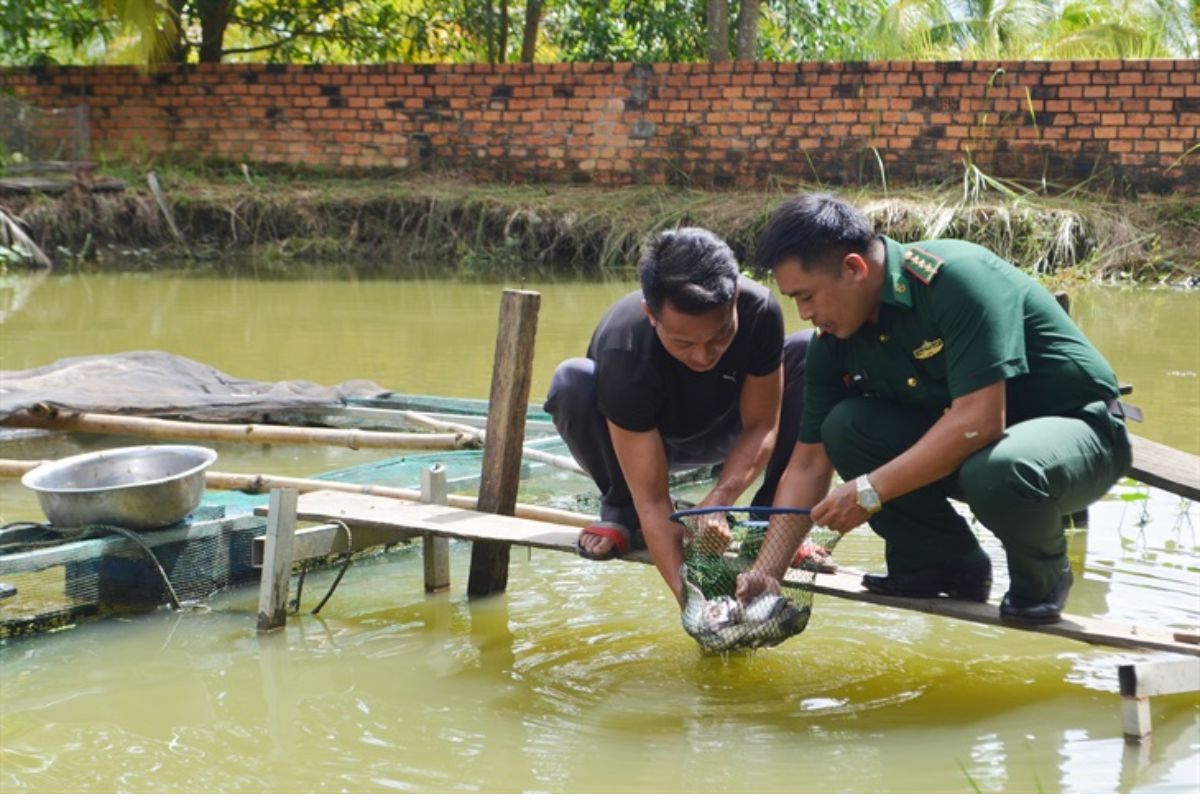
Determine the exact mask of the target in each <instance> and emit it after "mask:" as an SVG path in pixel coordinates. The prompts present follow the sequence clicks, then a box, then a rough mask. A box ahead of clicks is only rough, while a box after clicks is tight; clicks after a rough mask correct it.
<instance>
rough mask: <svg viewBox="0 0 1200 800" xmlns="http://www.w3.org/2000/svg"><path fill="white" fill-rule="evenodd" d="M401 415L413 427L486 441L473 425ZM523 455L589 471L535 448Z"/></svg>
mask: <svg viewBox="0 0 1200 800" xmlns="http://www.w3.org/2000/svg"><path fill="white" fill-rule="evenodd" d="M399 413H400V415H401V416H402V417H403V418H404V419H405V420H406V421H408V422H411V423H412V424H413V425H417V426H419V427H422V428H425V429H427V430H431V431H457V432H458V433H464V434H468V435H470V436H478V437H479V439H480V441H485V436H486V435H487V434H486V432H485V431H483V430H480V429H479V428H476V427H473V426H471V425H464V424H462V423H461V422H446V421H444V420H440V419H435V418H434V417H431V416H429V415H428V414H422V413H421V412H419V411H400V412H399ZM522 455H523V456H524V457H525V458H528V459H529V460H530V461H540V462H542V463H543V464H549V465H550V466H553V467H558V468H559V469H565V470H569V471H570V472H575V473H578V474H580V475H587V471H586V470H584V468H583V467H581V466H579V465H578V464H576V463H575V459H573V458H567V457H566V456H556V455H554V453H547V452H545V451H543V450H538V449H536V448H533V447H525V448H524V449H523V450H522Z"/></svg>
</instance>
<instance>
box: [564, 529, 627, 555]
mask: <svg viewBox="0 0 1200 800" xmlns="http://www.w3.org/2000/svg"><path fill="white" fill-rule="evenodd" d="M579 533H580V535H583V534H585V533H590V534H591V535H593V536H599V537H600V538H602V539H608V540H609V541H610V542H612V543H613V546H612V548H611V549H609V550H608V551H607V552H604V553H589V552H588V551H587V550H585V549H584V547H583V545H582V544H580V543H579V540H578V539H576V540H575V552H576V553H578V554H579V555H580V557H582V558H586V559H588V560H590V561H608V560H609V559H613V558H616V557H618V556H623V555H625V554H626V553H628V552H629V548H630V539H631V538H632V537H630V535H629V529H628V528H626V527H625V526H624V525H622V524H621V523H619V522H593V523H592V524H590V525H587V526H585V527H584V529H583V530H581V531H580V532H579Z"/></svg>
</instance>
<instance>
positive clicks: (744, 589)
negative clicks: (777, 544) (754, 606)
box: [737, 568, 779, 605]
mask: <svg viewBox="0 0 1200 800" xmlns="http://www.w3.org/2000/svg"><path fill="white" fill-rule="evenodd" d="M764 594H779V581H777V580H775V579H774V578H772V577H771V576H770V575H768V574H767V573H765V572H763V571H762V570H758V569H754V568H750V569H748V570H746V571H745V572H743V573H741V574H740V575H738V576H737V599H738V600H740V601H741V602H742V604H743V605H749V604H750V603H752V602H754V600H755V599H757V598H759V597H761V596H763V595H764Z"/></svg>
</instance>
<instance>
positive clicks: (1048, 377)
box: [799, 237, 1118, 444]
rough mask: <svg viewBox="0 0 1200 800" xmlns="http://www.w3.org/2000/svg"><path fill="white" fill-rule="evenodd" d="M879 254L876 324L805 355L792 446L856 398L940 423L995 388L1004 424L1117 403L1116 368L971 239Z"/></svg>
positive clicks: (1044, 295) (809, 439) (829, 339)
mask: <svg viewBox="0 0 1200 800" xmlns="http://www.w3.org/2000/svg"><path fill="white" fill-rule="evenodd" d="M884 246H885V248H886V259H885V268H884V269H885V275H884V284H883V293H882V298H881V303H880V308H879V315H878V321H877V322H875V323H871V322H867V323H866V324H864V325H863V326H862V327H861V328H860V329H859V330H858V331H856V332H855V333H854V334H853V335H851V336H850V337H849V338H847V339H838V338H836V337H834V336H829V335H823V336H818V337H816V338H815V339H814V340H813V342H812V344H811V345H810V346H809V350H808V362H807V367H806V370H807V371H806V384H805V400H804V417H803V420H802V422H801V425H800V434H799V438H800V441H802V442H806V443H809V444H816V443H818V442H820V441H821V423H822V422H823V421H824V419H825V417H826V415H827V414H828V413H829V412H830V410H831V409H832V408H833V407H834V406H835V405H837V403H839V402H841V401H842V400H844V399H846V398H848V397H853V396H856V395H871V396H876V397H881V398H885V399H888V400H893V401H895V402H897V403H901V404H904V405H909V406H914V407H917V408H919V409H926V410H928V411H930V412H931V413H934V414H938V413H941V412H943V411H944V410H945V409H947V408H948V407H949V406H950V403H951V401H952V400H953V399H954V398H956V397H961V396H963V395H965V394H969V393H971V392H973V391H976V390H978V389H982V388H983V387H985V386H989V385H991V384H993V383H995V382H996V381H1001V380H1003V381H1006V382H1007V383H1006V388H1007V392H1006V395H1007V397H1006V402H1007V424H1008V425H1014V424H1016V423H1018V422H1022V421H1024V420H1027V419H1033V418H1035V417H1043V416H1054V415H1060V414H1064V415H1070V414H1072V412H1075V411H1078V410H1079V409H1081V408H1082V407H1083V406H1085V405H1087V404H1089V403H1092V402H1094V401H1097V400H1110V399H1112V398H1116V397H1117V394H1118V392H1117V381H1116V376H1115V375H1114V374H1113V371H1112V368H1111V367H1110V366H1109V365H1108V363H1107V362H1106V361H1105V360H1104V357H1103V356H1101V355H1100V353H1099V351H1097V350H1096V348H1095V347H1094V346H1093V345H1092V344H1091V343H1090V342H1089V341H1088V340H1087V339H1086V338H1085V337H1084V335H1083V334H1082V333H1081V332H1080V330H1079V329H1078V328H1077V327H1075V324H1074V323H1073V322H1072V321H1071V319H1070V317H1068V316H1067V314H1066V312H1065V311H1063V309H1062V308H1061V307H1060V306H1059V305H1058V303H1057V302H1056V301H1055V300H1054V298H1053V296H1051V294H1050V293H1049V292H1048V291H1046V289H1045V288H1043V287H1042V286H1041V285H1040V284H1039V283H1038V282H1037V281H1036V280H1035V279H1034V278H1032V277H1030V276H1029V275H1026V274H1025V273H1024V272H1022V271H1021V270H1019V269H1017V268H1016V267H1014V266H1013V265H1012V264H1009V263H1008V262H1006V261H1004V260H1003V259H1001V258H1000V257H998V256H997V255H996V254H994V253H992V252H991V251H990V250H987V249H986V248H983V247H980V246H978V245H975V244H971V243H970V242H962V241H955V240H948V239H946V240H930V241H926V242H917V243H915V244H912V245H900V244H899V243H897V242H895V241H893V240H891V239H888V238H886V237H884Z"/></svg>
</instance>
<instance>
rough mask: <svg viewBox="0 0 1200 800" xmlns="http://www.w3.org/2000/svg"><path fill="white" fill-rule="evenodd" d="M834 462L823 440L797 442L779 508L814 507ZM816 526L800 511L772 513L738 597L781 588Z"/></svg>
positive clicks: (781, 482)
mask: <svg viewBox="0 0 1200 800" xmlns="http://www.w3.org/2000/svg"><path fill="white" fill-rule="evenodd" d="M832 477H833V465H832V464H831V463H830V461H829V456H828V455H827V454H826V453H825V446H824V445H821V444H805V443H804V442H797V443H796V446H795V448H794V449H793V450H792V457H791V459H790V460H789V461H788V465H787V469H786V470H784V473H783V476H782V477H781V478H780V479H779V488H778V489H776V491H775V500H774V502H773V505H774V506H775V507H777V508H812V507H813V506H814V505H816V504H817V503H818V502H819V501H820V500H821V498H823V497H825V494H826V492H828V491H829V481H830V479H831V478H832ZM811 528H812V520H811V519H809V518H808V517H805V516H803V515H799V514H780V515H777V516H775V517H772V519H771V524H770V526H769V527H768V528H767V536H766V538H765V539H764V540H763V545H762V547H761V548H760V550H759V553H758V558H756V559H755V561H754V566H753V567H751V568H750V569H749V570H746V571H745V572H743V573H742V574H741V575H739V576H738V589H737V593H738V597H739V598H741V599H742V600H744V601H748V600H750V599H753V598H754V597H757V596H758V595H760V594H762V593H764V592H778V591H779V581H780V580H781V579H782V578H783V574H784V573H785V572H786V571H787V568H788V566H789V565H790V564H791V563H792V559H793V558H794V557H795V555H796V550H797V549H799V547H800V545H801V544H802V543H803V542H804V538H805V537H806V536H807V535H808V532H809V530H810V529H811Z"/></svg>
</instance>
